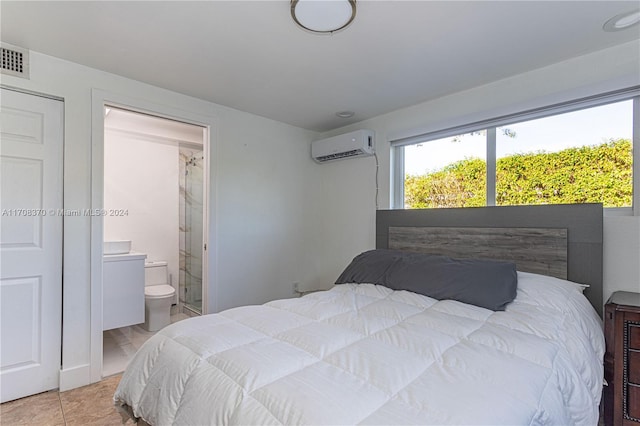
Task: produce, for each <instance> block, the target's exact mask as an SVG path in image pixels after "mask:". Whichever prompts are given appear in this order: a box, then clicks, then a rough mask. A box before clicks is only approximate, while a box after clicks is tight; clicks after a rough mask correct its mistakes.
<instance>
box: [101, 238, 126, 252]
mask: <svg viewBox="0 0 640 426" xmlns="http://www.w3.org/2000/svg"><path fill="white" fill-rule="evenodd" d="M130 251H131V240H117V241H105V242H104V248H103V254H127V253H129V252H130Z"/></svg>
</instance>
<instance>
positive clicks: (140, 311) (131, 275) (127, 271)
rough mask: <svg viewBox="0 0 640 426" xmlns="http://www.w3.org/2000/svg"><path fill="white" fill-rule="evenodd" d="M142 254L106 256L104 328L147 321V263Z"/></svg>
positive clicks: (103, 279)
mask: <svg viewBox="0 0 640 426" xmlns="http://www.w3.org/2000/svg"><path fill="white" fill-rule="evenodd" d="M146 258H147V255H146V254H142V253H127V254H114V255H105V256H104V257H103V264H102V265H103V269H102V300H103V302H102V303H103V305H102V325H103V326H102V329H103V330H111V329H114V328H120V327H127V326H130V325H134V324H140V323H143V322H144V262H145V259H146Z"/></svg>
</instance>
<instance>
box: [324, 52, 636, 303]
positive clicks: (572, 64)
mask: <svg viewBox="0 0 640 426" xmlns="http://www.w3.org/2000/svg"><path fill="white" fill-rule="evenodd" d="M636 85H640V41H635V42H630V43H627V44H624V45H620V46H617V47H614V48H610V49H607V50H602V51H599V52H595V53H592V54H589V55H584V56H580V57H577V58H573V59H570V60H567V61H564V62H561V63H558V64H555V65H552V66H548V67H545V68H540V69H536V70H533V71H530V72H527V73H525V74H521V75H517V76H514V77H511V78H507V79H504V80H500V81H497V82H494V83H491V84H487V85H485V86H481V87H476V88H473V89H470V90H466V91H463V92H459V93H455V94H452V95H450V96H446V97H443V98H440V99H436V100H434V101H430V102H425V103H422V104H419V105H415V106H412V107H409V108H404V109H401V110H397V111H394V112H391V113H389V114H385V115H381V116H378V117H375V118H373V119H370V120H366V121H363V122H360V123H357V124H354V125H351V126H346V127H343V128H341V129H337V130H334V131H332V132H327V133H325V134H323V135H321V136H322V137H328V136H333V135H335V134H340V133H344V132H347V131H351V130H356V129H360V128H367V129H372V130H374V131H375V132H376V149H377V153H378V156H379V158H380V180H379V185H380V207H381V208H383V209H384V208H389V206H390V200H389V195H390V145H389V141H391V140H395V139H399V138H402V137H408V136H413V135H417V134H421V133H425V132H428V131H434V130H440V129H445V128H448V127H452V126H456V125H462V124H467V123H472V122H475V121H479V120H483V119H488V118H493V117H499V116H502V115H506V114H509V113H514V112H518V111H525V110H529V109H532V108H536V107H541V106H546V105H550V104H555V103H559V102H563V101H568V100H573V99H579V98H583V97H586V96H590V95H595V94H599V93H604V92H608V91H613V90H617V89H622V88H628V87H632V86H636ZM317 167H321V168H322V173H321V175H320V176H321V177H320V179H321V185H322V187H321V191H322V192H321V193H320V194H318V195H319V196H320V197H321V198H322V199H323V200H324V205H323V206H324V207H323V212H322V215H321V217H322V218H323V221H322V228H323V230H324V232H323V237H322V238H323V242H322V243H320V242H319V244H323V245H325V246H326V247H329V248H330V250H326V253H327V256H326V257H325V259H326V263H325V264H324V266H323V267H322V268H321V269H322V270H324V271H325V272H324V276H323V278H325V279H328V278H330V277H336V276H338V274H339V273H340V271H341V270H342V269H343V268H344V266H345V265H346V264H347V263H348V262H349V261H350V259H351V258H353V256H355V255H356V254H358V253H359V252H361V251H363V250H368V249H370V248H373V247H374V246H375V209H374V208H373V207H372V201H371V200H372V199H373V197H374V193H375V186H374V184H373V179H372V177H371V176H372V173H373V171H374V168H375V165H374V164H373V159H371V158H363V159H357V160H353V161H340V162H336V163H332V164H331V165H329V164H327V165H322V166H317ZM636 190H640V189H638V188H636ZM638 210H639V209H637V210H636V215H637V214H638V213H639V212H638ZM639 221H640V217H637V216H636V217H625V218H622V217H607V218H605V221H604V250H605V253H604V284H605V287H604V295H603V296H604V300H605V301H606V299H607V298H608V297H609V296H610V294H611V292H612V291H615V290H617V289H627V290H630V289H635V291H640V276H639V274H640V273H639V266H638V264H639V263H640V248H639V246H640V243H639V240H640V233H638V226H639V225H638V223H639ZM318 285H322V284H321V283H320V282H319V283H318Z"/></svg>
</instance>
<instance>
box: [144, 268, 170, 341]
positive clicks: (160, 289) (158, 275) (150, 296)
mask: <svg viewBox="0 0 640 426" xmlns="http://www.w3.org/2000/svg"><path fill="white" fill-rule="evenodd" d="M168 277H169V273H168V270H167V262H145V264H144V328H145V329H146V330H147V331H158V330H160V329H161V328H164V327H166V326H167V325H169V324H170V323H171V304H172V303H173V300H174V295H175V293H176V290H175V289H174V288H173V287H172V286H171V285H169V284H168Z"/></svg>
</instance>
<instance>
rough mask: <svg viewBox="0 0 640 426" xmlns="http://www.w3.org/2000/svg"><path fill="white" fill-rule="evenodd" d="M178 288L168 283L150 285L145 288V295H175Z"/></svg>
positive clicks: (151, 296)
mask: <svg viewBox="0 0 640 426" xmlns="http://www.w3.org/2000/svg"><path fill="white" fill-rule="evenodd" d="M175 292H176V289H175V288H173V287H171V286H170V285H168V284H161V285H150V286H147V287H145V288H144V295H145V297H148V298H152V299H153V298H159V297H167V296H173V295H174V293H175Z"/></svg>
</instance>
